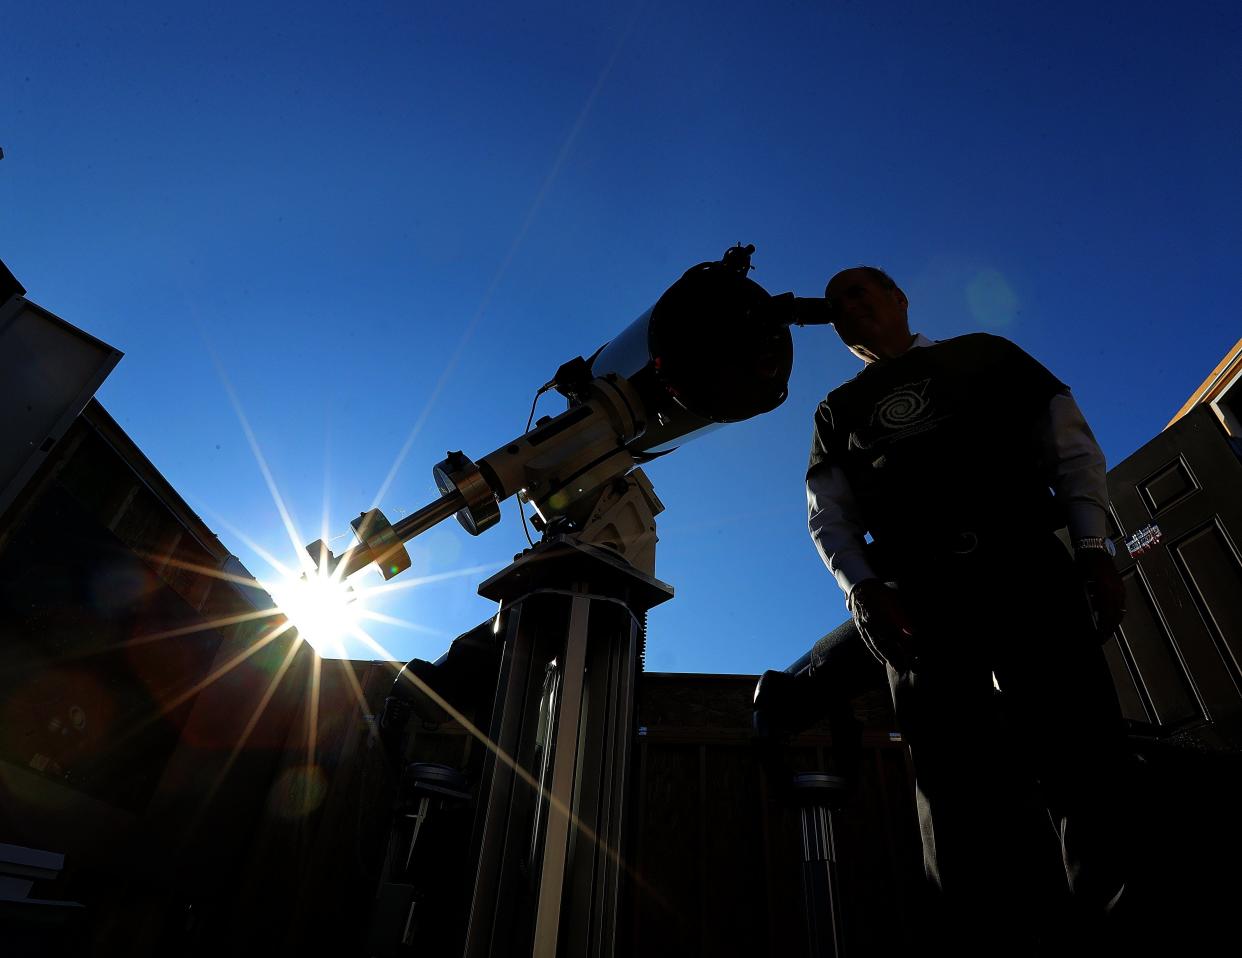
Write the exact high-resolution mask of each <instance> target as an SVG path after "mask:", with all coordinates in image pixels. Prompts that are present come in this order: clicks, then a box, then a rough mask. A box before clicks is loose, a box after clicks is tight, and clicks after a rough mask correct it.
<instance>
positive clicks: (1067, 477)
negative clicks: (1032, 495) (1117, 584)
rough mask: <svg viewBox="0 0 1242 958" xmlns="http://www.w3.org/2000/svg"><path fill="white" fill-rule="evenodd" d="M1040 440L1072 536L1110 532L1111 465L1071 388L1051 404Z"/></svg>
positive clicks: (1050, 481)
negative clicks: (1108, 465)
mask: <svg viewBox="0 0 1242 958" xmlns="http://www.w3.org/2000/svg"><path fill="white" fill-rule="evenodd" d="M1040 442H1041V444H1042V447H1043V454H1044V461H1045V463H1046V464H1047V468H1048V483H1049V485H1051V486H1052V491H1053V492H1054V493H1055V494H1056V497H1057V499H1058V500H1060V501H1061V503H1062V504H1063V505H1064V507H1065V513H1066V520H1067V522H1068V523H1069V532H1070V538H1071V539H1082V538H1088V537H1095V536H1104V535H1107V534H1108V531H1107V530H1108V518H1107V517H1108V481H1107V473H1108V467H1107V465H1106V463H1105V462H1104V453H1103V451H1102V450H1101V449H1100V444H1099V443H1098V442H1096V440H1095V436H1094V435H1093V434H1092V432H1091V427H1090V426H1088V425H1087V420H1086V419H1085V418H1083V414H1082V410H1080V409H1079V408H1078V403H1076V402H1074V397H1073V396H1071V395H1070V394H1069V391H1068V390H1066V391H1065V392H1059V393H1057V394H1056V395H1055V396H1053V397H1052V400H1051V401H1050V402H1049V403H1048V414H1047V416H1046V417H1045V418H1044V421H1043V422H1042V423H1041V432H1040Z"/></svg>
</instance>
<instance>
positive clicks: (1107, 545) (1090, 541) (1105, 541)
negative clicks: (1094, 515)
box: [1074, 536, 1117, 556]
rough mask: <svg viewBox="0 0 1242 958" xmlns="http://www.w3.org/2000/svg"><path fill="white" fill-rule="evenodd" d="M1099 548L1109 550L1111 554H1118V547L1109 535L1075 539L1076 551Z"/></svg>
mask: <svg viewBox="0 0 1242 958" xmlns="http://www.w3.org/2000/svg"><path fill="white" fill-rule="evenodd" d="M1090 549H1099V550H1102V551H1104V552H1107V553H1108V554H1109V555H1110V556H1116V555H1117V547H1116V546H1115V545H1113V540H1112V539H1109V538H1107V537H1103V538H1102V537H1100V536H1092V537H1090V538H1087V539H1075V540H1074V551H1075V552H1082V551H1084V550H1090Z"/></svg>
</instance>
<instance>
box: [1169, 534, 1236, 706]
mask: <svg viewBox="0 0 1242 958" xmlns="http://www.w3.org/2000/svg"><path fill="white" fill-rule="evenodd" d="M1169 548H1170V550H1171V551H1172V553H1173V555H1174V556H1175V557H1176V559H1177V562H1178V565H1179V567H1180V568H1181V571H1182V574H1183V575H1184V576H1185V578H1186V583H1187V585H1188V586H1189V588H1190V593H1191V595H1192V597H1193V598H1194V599H1195V603H1196V605H1198V607H1199V611H1200V613H1201V614H1202V615H1203V620H1204V622H1205V623H1206V624H1207V626H1208V628H1209V629H1210V630H1211V632H1212V637H1213V638H1214V639H1215V640H1216V647H1217V650H1218V651H1219V652H1220V654H1221V659H1222V661H1223V662H1224V664H1225V667H1226V668H1227V669H1228V670H1229V673H1230V675H1231V676H1232V677H1233V680H1234V683H1235V685H1239V688H1240V689H1242V684H1239V674H1240V671H1239V664H1240V663H1242V602H1240V601H1239V597H1240V596H1242V564H1239V562H1238V553H1237V550H1236V548H1235V547H1234V546H1233V544H1232V543H1231V542H1230V541H1229V538H1228V536H1227V535H1226V534H1225V531H1224V530H1223V529H1222V528H1221V527H1220V525H1219V524H1218V523H1217V522H1215V521H1213V522H1211V523H1210V524H1208V525H1205V526H1203V527H1202V528H1200V529H1197V530H1195V531H1194V532H1191V533H1190V534H1189V535H1187V536H1185V537H1184V538H1182V539H1181V540H1179V541H1177V542H1174V543H1171V544H1170V546H1169Z"/></svg>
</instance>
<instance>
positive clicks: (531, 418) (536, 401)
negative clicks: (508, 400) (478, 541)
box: [514, 380, 556, 549]
mask: <svg viewBox="0 0 1242 958" xmlns="http://www.w3.org/2000/svg"><path fill="white" fill-rule="evenodd" d="M555 385H556V380H553V381H552V382H547V383H544V384H543V385H542V386H540V387H539V388H538V389H537V390H535V398H534V399H532V400H531V403H530V415H529V416H527V417H526V428H525V429H524V430H522V435H526V433H528V432H530V424H531V423H532V422H534V421H535V407H536V406H537V405H539V397H540V396H542V395H543V394H544V393H546V392H547V391H548V390H549V389H551V388H552V387H553V386H555ZM514 499H516V500H517V507H518V515H520V516H521V517H522V531H523V532H525V533H526V541H527V542H529V543H530V547H531V548H532V549H533V548H535V540H534V539H532V538H531V537H530V527H529V526H527V524H526V510H525V509H523V508H522V500H521V498H520V497H518V496H514Z"/></svg>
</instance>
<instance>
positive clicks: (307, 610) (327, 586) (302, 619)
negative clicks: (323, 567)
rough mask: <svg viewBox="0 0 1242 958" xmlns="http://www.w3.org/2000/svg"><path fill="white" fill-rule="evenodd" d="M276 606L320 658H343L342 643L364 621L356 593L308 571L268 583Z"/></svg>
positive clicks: (328, 576) (339, 583)
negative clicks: (301, 574)
mask: <svg viewBox="0 0 1242 958" xmlns="http://www.w3.org/2000/svg"><path fill="white" fill-rule="evenodd" d="M267 589H268V591H269V592H270V593H271V594H272V598H274V599H275V600H276V604H277V606H278V607H279V608H280V610H281V611H282V612H283V613H284V614H285V615H286V616H288V618H289V621H290V622H292V623H293V626H294V628H296V629H297V630H298V636H299V637H300V638H301V639H303V640H304V641H306V642H308V643H310V645H311V648H313V649H314V650H315V651H316V652H317V653H319V655H320V656H322V657H325V658H343V657H344V656H345V651H344V650H345V646H344V640H345V638H346V637H347V636H350V635H352V634H353V632H354V630H355V629H356V628H358V625H359V623H360V622H361V621H362V620H363V617H364V614H365V611H366V610H365V609H364V608H363V607H362V603H361V602H360V601H359V599H358V594H357V593H356V592H354V590H353V589H352V588H350V586H349V584H348V583H347V582H341V581H340V580H339V579H337V578H336V577H335V576H334V575H331V574H324V573H321V572H308V573H307V574H306V575H305V576H298V577H293V576H287V577H285V578H283V579H281V580H278V581H276V582H271V583H268V585H267Z"/></svg>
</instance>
